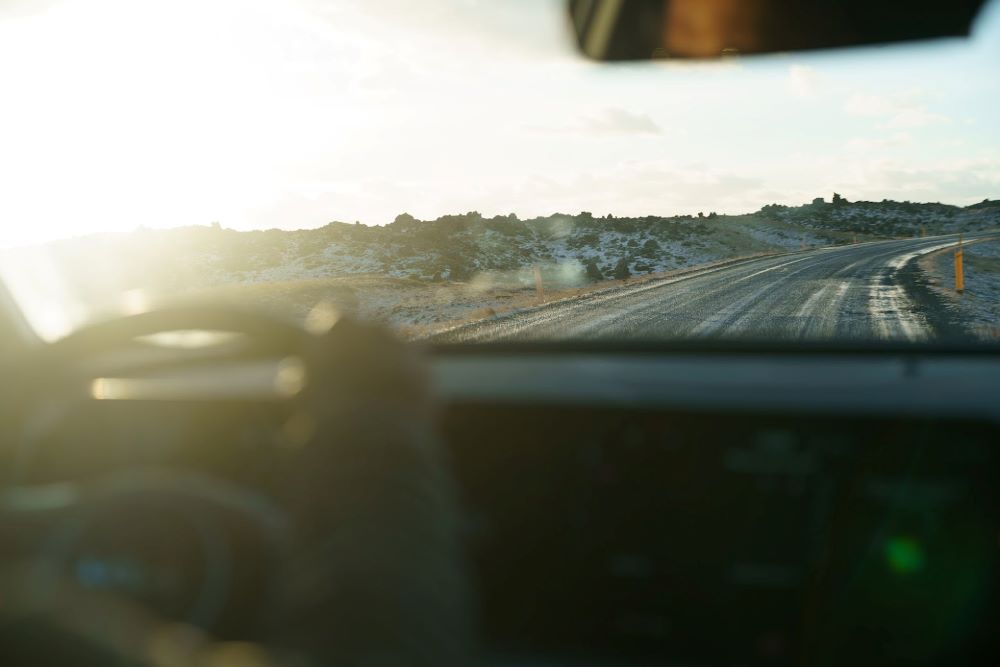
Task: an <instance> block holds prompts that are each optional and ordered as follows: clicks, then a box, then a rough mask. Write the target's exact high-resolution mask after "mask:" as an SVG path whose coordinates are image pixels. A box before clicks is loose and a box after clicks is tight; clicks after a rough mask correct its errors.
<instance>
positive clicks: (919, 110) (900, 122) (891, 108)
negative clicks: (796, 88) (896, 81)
mask: <svg viewBox="0 0 1000 667" xmlns="http://www.w3.org/2000/svg"><path fill="white" fill-rule="evenodd" d="M921 97H923V94H922V93H921V92H919V91H917V92H909V93H906V94H902V95H896V96H886V95H874V94H870V93H854V94H853V95H851V96H850V97H849V98H847V101H846V102H845V103H844V111H845V112H847V114H849V115H851V116H866V117H873V118H881V119H883V120H882V122H881V123H880V124H879V126H880V127H884V128H889V129H904V128H906V129H909V128H917V127H926V126H928V125H935V124H938V123H947V122H950V119H949V118H948V117H947V116H944V115H942V114H939V113H935V112H932V111H929V110H928V109H927V108H926V106H924V105H923V104H921V103H920V102H919V99H920V98H921Z"/></svg>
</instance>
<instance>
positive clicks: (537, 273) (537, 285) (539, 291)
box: [535, 266, 545, 299]
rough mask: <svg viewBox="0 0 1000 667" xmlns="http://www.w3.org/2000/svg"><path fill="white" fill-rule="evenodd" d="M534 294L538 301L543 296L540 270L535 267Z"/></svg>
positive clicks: (543, 290) (543, 289)
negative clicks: (536, 295)
mask: <svg viewBox="0 0 1000 667" xmlns="http://www.w3.org/2000/svg"><path fill="white" fill-rule="evenodd" d="M535 292H536V293H537V294H538V298H539V299H541V298H542V297H544V296H545V288H544V287H543V286H542V269H541V267H538V266H536V267H535Z"/></svg>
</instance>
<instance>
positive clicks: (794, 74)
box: [788, 65, 820, 97]
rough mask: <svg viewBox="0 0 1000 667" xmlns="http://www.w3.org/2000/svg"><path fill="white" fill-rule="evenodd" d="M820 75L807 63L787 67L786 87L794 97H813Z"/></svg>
mask: <svg viewBox="0 0 1000 667" xmlns="http://www.w3.org/2000/svg"><path fill="white" fill-rule="evenodd" d="M819 85H820V76H819V73H818V72H816V70H815V69H813V68H812V67H809V66H808V65H792V66H790V67H789V68H788V88H789V90H790V91H791V93H792V95H794V96H795V97H815V96H816V94H817V92H818V91H819Z"/></svg>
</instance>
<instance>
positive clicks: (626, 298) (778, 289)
mask: <svg viewBox="0 0 1000 667" xmlns="http://www.w3.org/2000/svg"><path fill="white" fill-rule="evenodd" d="M995 235H996V234H995V233H983V234H970V235H967V236H966V238H967V239H970V240H971V239H974V238H981V237H984V236H995ZM956 240H957V237H956V236H953V235H948V236H937V237H928V238H923V239H907V240H894V241H877V242H871V243H861V244H856V245H850V246H840V247H835V248H821V249H817V250H809V251H804V252H799V253H790V254H783V255H780V256H771V257H765V258H757V259H751V260H743V261H739V262H735V263H731V264H727V265H724V266H716V267H714V268H708V269H702V270H698V271H693V272H691V273H688V274H685V275H681V276H675V277H672V278H664V279H662V280H657V281H653V282H648V283H643V284H639V285H633V286H626V287H621V288H614V289H610V290H607V291H603V292H600V293H595V294H592V295H589V296H587V297H583V298H579V299H576V300H573V301H563V302H558V303H553V304H550V305H546V306H541V307H538V308H534V309H531V310H528V311H522V312H520V313H514V314H511V315H506V316H502V317H497V318H494V319H491V320H488V321H483V322H476V323H472V324H469V325H465V326H462V327H459V328H457V329H453V330H451V331H449V332H446V333H444V334H442V335H440V336H438V337H436V340H439V341H442V342H464V341H479V342H488V341H499V340H515V339H516V340H524V339H536V340H537V339H541V340H551V339H567V338H577V339H578V338H659V339H662V338H667V337H669V338H674V337H677V338H689V337H694V336H709V337H711V336H715V337H733V336H735V337H741V338H759V339H766V340H775V339H780V340H793V339H804V338H811V339H831V338H836V339H845V338H847V339H868V340H870V339H894V340H900V339H902V340H922V339H927V338H932V337H933V336H934V335H935V332H934V331H933V329H932V328H931V326H930V325H929V324H928V321H927V318H926V317H924V315H923V314H922V313H921V312H919V309H918V308H917V306H916V305H915V304H914V303H913V302H912V301H911V299H910V297H909V296H908V294H907V292H906V290H905V289H904V287H903V286H902V285H901V282H900V275H899V272H900V270H901V269H902V268H903V267H904V266H906V264H907V263H908V262H909V261H910V260H913V259H915V258H916V257H918V256H919V255H921V254H924V253H927V252H931V251H934V250H937V249H940V248H946V247H948V246H951V245H953V244H954V243H955V241H956Z"/></svg>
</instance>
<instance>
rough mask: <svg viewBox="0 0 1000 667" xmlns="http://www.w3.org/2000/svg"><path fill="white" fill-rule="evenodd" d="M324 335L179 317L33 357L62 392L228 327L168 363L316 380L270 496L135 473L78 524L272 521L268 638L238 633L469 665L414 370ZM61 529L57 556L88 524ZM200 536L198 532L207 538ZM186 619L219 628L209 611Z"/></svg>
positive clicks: (66, 343) (431, 442) (190, 475)
mask: <svg viewBox="0 0 1000 667" xmlns="http://www.w3.org/2000/svg"><path fill="white" fill-rule="evenodd" d="M327 324H328V326H325V327H322V328H320V329H315V328H314V329H313V330H312V331H307V330H306V329H304V328H302V327H299V326H297V325H295V324H292V323H288V322H283V321H279V320H275V319H272V318H269V317H264V316H261V315H258V314H254V313H249V312H243V311H236V310H230V309H220V308H206V307H189V308H172V309H165V310H159V311H152V312H148V313H142V314H140V315H133V316H130V317H125V318H121V319H118V320H113V321H110V322H105V323H101V324H97V325H93V326H90V327H87V328H85V329H81V330H80V331H78V332H76V333H74V334H71V335H69V336H68V337H66V338H64V339H62V340H60V341H58V342H56V343H54V344H52V345H50V346H48V347H46V348H45V349H43V350H40V351H39V352H38V357H37V359H36V360H35V361H36V362H37V363H38V364H40V367H42V368H43V369H45V370H47V371H49V372H48V373H42V375H43V377H45V378H46V379H47V382H45V383H43V384H42V385H41V386H42V387H46V386H48V387H50V388H51V389H53V390H56V391H58V390H59V389H60V380H59V378H60V377H66V376H65V374H61V373H60V372H59V370H58V369H60V368H63V367H65V365H66V364H81V362H84V361H86V360H88V359H91V358H94V357H98V356H100V355H104V354H106V353H114V352H116V351H118V350H121V349H123V348H126V347H128V346H130V344H132V343H133V341H135V340H136V339H139V338H141V337H145V336H152V335H156V334H160V333H163V332H169V331H180V330H200V331H222V332H228V333H231V334H236V335H237V336H238V338H239V341H240V344H238V345H235V346H233V345H223V346H220V347H218V348H208V349H206V350H204V351H202V352H200V354H199V355H196V356H195V357H191V356H188V355H182V356H181V357H180V358H174V359H168V360H166V361H163V362H161V363H165V364H167V365H172V364H190V363H197V362H198V361H200V360H204V359H219V358H225V359H231V360H239V359H245V358H248V357H255V356H261V355H271V356H288V355H295V356H298V357H299V358H300V359H301V360H302V362H303V364H304V367H305V369H306V374H307V377H308V378H309V381H308V384H307V385H306V386H305V387H304V389H303V390H302V391H301V392H299V393H297V394H295V395H294V396H291V397H290V398H289V401H290V402H291V403H292V404H293V407H294V409H295V411H296V414H297V416H298V418H299V419H300V420H302V421H305V422H307V423H308V425H309V428H308V437H306V438H305V440H304V441H303V442H301V443H300V445H299V447H298V448H297V449H296V451H295V452H294V453H292V454H290V455H288V456H285V457H284V458H283V461H284V464H283V465H282V466H281V467H280V469H276V470H274V471H272V473H273V474H272V475H271V476H270V477H271V478H270V479H269V483H268V485H267V489H266V491H264V492H262V490H261V489H257V488H237V487H234V485H233V484H232V483H231V482H230V481H229V480H222V479H214V478H211V477H209V476H206V475H204V474H202V473H201V471H197V470H180V471H178V470H171V469H166V468H164V469H158V470H155V471H154V472H153V473H152V474H150V472H149V471H139V470H130V471H125V473H118V474H117V476H112V477H111V478H109V479H105V480H103V481H102V484H103V490H102V491H101V492H100V493H90V494H85V495H87V497H89V498H91V499H93V498H95V497H96V498H98V499H99V500H98V501H95V502H89V503H88V504H86V506H85V510H86V511H85V512H84V514H85V515H86V516H87V517H88V519H87V521H91V522H93V521H95V519H94V517H95V516H98V517H99V516H100V515H99V514H95V511H96V510H95V508H97V509H98V510H100V512H110V514H111V515H112V516H114V515H120V516H126V515H127V516H128V517H130V518H129V521H131V522H132V524H131V525H140V524H142V523H143V521H142V519H143V517H144V516H145V515H144V514H143V513H144V512H146V511H148V512H149V517H148V518H149V522H150V524H152V525H155V523H156V521H157V520H162V521H163V522H164V523H166V519H163V517H164V516H165V515H166V514H169V513H170V512H171V511H172V510H171V509H170V508H171V507H174V508H176V507H184V508H186V509H185V513H186V514H187V515H188V516H195V515H197V516H198V517H208V516H212V515H228V516H231V515H232V514H233V513H234V512H236V514H239V515H240V516H241V517H243V518H244V519H245V518H247V517H254V520H255V521H256V522H257V523H258V524H260V525H264V526H265V527H266V530H263V529H262V533H266V534H267V535H268V536H269V539H272V540H273V539H274V538H275V536H277V535H280V536H281V537H280V539H281V541H282V544H281V545H280V547H279V548H277V549H270V550H269V551H268V553H271V554H279V559H278V560H277V561H276V562H275V561H268V565H267V567H268V568H269V570H270V571H269V572H268V573H267V574H269V575H271V577H270V578H271V579H273V581H276V582H277V584H276V585H275V586H273V587H270V588H271V590H272V592H271V593H270V594H269V595H268V596H267V597H266V603H265V605H264V606H265V607H266V609H263V610H262V612H263V616H262V618H263V619H264V621H263V623H262V625H261V630H260V632H259V633H255V635H254V636H251V637H247V636H239V634H237V635H236V636H235V638H238V639H244V640H252V641H255V642H257V644H258V645H259V646H260V647H262V650H266V651H268V652H274V653H275V654H276V655H280V656H293V657H294V659H302V660H305V663H306V664H313V663H314V662H315V663H319V664H362V663H363V664H369V663H374V662H380V661H383V660H384V661H388V662H391V663H392V664H428V665H430V664H434V665H447V664H459V663H462V664H466V663H467V662H468V661H469V659H470V658H471V650H472V641H471V636H472V633H471V625H472V624H471V622H470V619H471V613H470V596H469V592H468V588H469V587H468V582H467V576H466V570H465V566H464V563H463V557H462V553H461V545H460V542H459V536H458V527H459V521H458V512H457V505H456V498H455V496H456V494H455V491H454V488H453V480H452V479H451V476H450V472H449V471H448V469H447V467H446V465H445V460H444V457H443V456H442V452H441V446H440V442H439V440H438V438H437V435H436V432H435V429H434V420H433V411H432V409H431V401H430V400H429V398H428V392H427V386H426V381H425V374H424V372H423V367H422V364H421V360H420V358H419V356H418V355H417V353H416V352H415V351H414V349H413V348H410V347H406V346H404V345H402V344H400V343H399V342H397V341H396V340H395V339H394V338H393V337H392V336H391V335H389V334H388V333H387V332H385V331H383V330H381V329H379V328H378V327H374V326H371V325H366V324H361V323H357V322H354V321H351V320H346V319H340V320H334V319H333V318H330V319H329V320H328V322H327ZM211 445H212V443H205V446H211ZM81 446H85V443H81ZM109 489H111V490H112V491H113V492H110V491H109ZM16 491H18V492H22V493H23V492H25V489H17V490H16ZM261 499H263V502H261ZM174 514H177V513H176V512H174ZM4 516H8V515H7V514H3V515H0V522H2V521H3V520H4ZM158 517H159V519H158ZM96 521H97V522H98V523H100V520H99V519H98V520H96ZM276 522H277V524H276ZM104 523H105V524H106V523H107V522H104ZM112 523H114V522H112ZM194 523H195V524H198V521H195V522H194ZM278 524H280V525H278ZM60 525H62V528H60V530H61V532H57V533H56V534H55V536H54V537H51V539H50V540H49V541H48V542H47V544H48V545H50V546H52V545H55V546H56V547H58V548H59V549H62V548H64V547H65V545H66V544H70V543H74V541H75V540H77V539H78V538H79V535H80V530H81V529H79V528H77V527H74V526H78V523H70V524H60ZM66 525H69V526H70V528H66ZM90 525H93V524H90ZM206 525H210V524H205V523H204V521H202V522H201V524H200V526H201V527H200V528H198V527H197V526H196V528H197V530H200V531H201V533H203V534H207V535H208V536H209V537H212V533H213V530H211V529H206V528H205V526H206ZM2 528H3V526H2V525H0V529H2ZM150 539H152V538H150ZM57 551H58V549H57ZM234 555H235V556H236V557H237V558H239V554H234ZM47 562H49V563H51V562H58V558H56V559H55V560H53V559H51V558H50V559H49V560H48V561H47ZM260 586H261V587H262V588H264V587H266V585H265V582H263V581H261V583H260ZM0 592H2V591H0ZM199 600H200V601H201V602H200V603H199V604H200V605H201V606H200V607H198V609H199V610H201V611H202V612H204V610H205V609H209V610H213V609H215V607H218V606H219V605H220V604H222V603H220V602H219V600H218V597H217V596H216V597H209V598H205V599H202V598H199ZM206 600H207V601H206ZM35 602H36V604H35V608H36V610H37V608H38V607H39V604H38V601H37V600H36V601H35ZM41 606H42V607H44V606H45V603H44V602H43V603H42V604H41ZM43 611H46V612H54V611H55V610H53V609H43ZM185 620H187V622H189V623H194V624H202V625H205V626H208V625H210V622H209V621H208V620H207V616H206V617H203V618H188V619H185ZM208 630H211V628H210V627H202V628H200V631H208ZM35 657H38V656H35ZM45 661H46V660H44V659H43V660H42V662H45ZM36 662H37V661H36ZM380 664H381V663H380Z"/></svg>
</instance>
